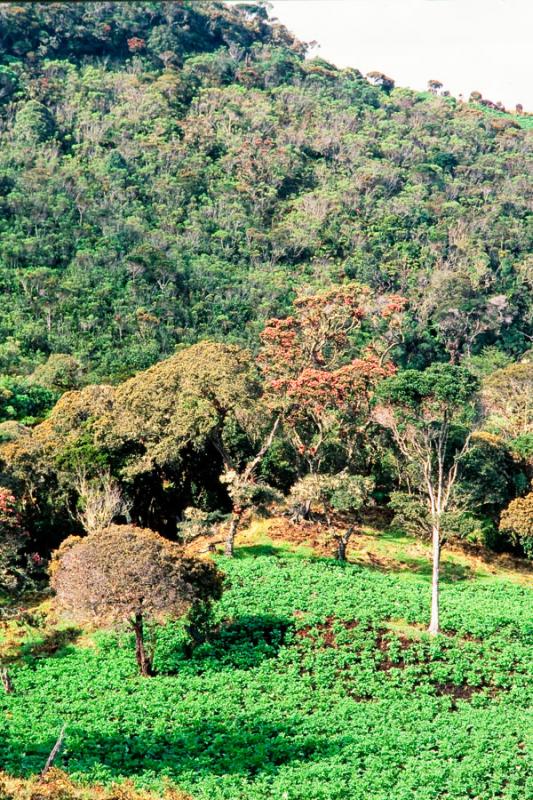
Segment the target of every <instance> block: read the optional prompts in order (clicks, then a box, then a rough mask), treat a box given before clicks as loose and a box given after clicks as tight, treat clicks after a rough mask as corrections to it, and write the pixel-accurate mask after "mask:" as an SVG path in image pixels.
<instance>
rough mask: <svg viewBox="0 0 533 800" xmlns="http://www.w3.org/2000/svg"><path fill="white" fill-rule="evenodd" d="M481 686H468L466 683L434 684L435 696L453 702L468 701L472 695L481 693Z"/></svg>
mask: <svg viewBox="0 0 533 800" xmlns="http://www.w3.org/2000/svg"><path fill="white" fill-rule="evenodd" d="M482 689H483V686H470V684H468V683H461V684H456V683H436V684H435V694H436V695H438V696H439V697H444V696H448V697H452V698H453V699H454V700H470V698H471V697H472V695H474V694H477V692H481V690H482Z"/></svg>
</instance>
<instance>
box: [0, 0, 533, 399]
mask: <svg viewBox="0 0 533 800" xmlns="http://www.w3.org/2000/svg"><path fill="white" fill-rule="evenodd" d="M0 15H1V17H0V29H1V30H0V35H1V51H2V56H1V59H2V60H1V67H0V70H1V71H0V80H1V84H0V233H1V243H0V288H1V290H2V293H3V296H4V297H5V298H6V302H5V303H3V305H2V312H1V315H0V337H1V339H2V349H1V358H0V370H2V371H4V372H7V373H9V374H16V373H20V374H26V373H28V372H31V371H32V370H34V369H35V368H36V367H38V366H39V365H40V364H42V363H43V362H46V359H47V358H48V357H49V356H50V354H57V353H61V354H70V355H71V356H74V357H75V358H76V359H77V360H78V361H79V362H80V368H81V376H80V375H78V373H77V372H75V373H74V374H71V375H70V382H71V385H73V384H74V385H75V384H76V382H77V381H79V380H80V379H81V380H83V381H84V382H87V381H91V380H95V379H98V380H102V379H104V380H110V379H111V380H116V379H118V378H122V377H124V376H128V375H130V374H132V373H133V372H135V371H137V370H139V369H143V368H145V367H147V366H149V365H150V364H152V363H154V362H155V361H157V360H158V359H160V358H162V357H164V356H167V355H170V354H171V353H172V352H173V350H174V347H175V345H176V344H178V343H190V342H193V341H195V340H197V339H198V338H199V337H205V336H209V337H214V338H216V339H218V340H220V339H224V340H226V341H228V340H230V341H234V342H238V343H245V344H250V345H252V346H255V344H256V341H257V334H258V331H259V330H260V327H261V324H262V322H264V320H265V319H267V318H268V317H271V316H277V315H279V314H282V313H284V312H286V311H287V309H288V305H289V302H290V300H291V299H292V297H293V292H294V289H295V287H297V286H299V285H302V284H305V285H314V286H322V285H325V284H327V283H329V282H330V281H335V282H338V281H342V280H345V279H347V278H349V279H356V280H358V281H360V282H362V283H365V284H369V285H370V286H372V287H373V288H374V289H375V290H376V291H378V292H383V291H388V292H398V293H401V294H403V295H405V296H407V297H408V298H409V300H410V309H411V310H410V326H409V331H408V334H407V336H406V341H405V346H404V349H403V353H402V359H403V361H405V362H409V363H413V364H414V365H416V366H423V365H425V364H427V363H429V362H430V361H431V360H434V359H441V358H443V357H445V356H446V354H449V355H450V356H451V357H452V358H455V359H457V358H459V357H460V356H461V355H465V354H466V355H468V354H470V353H477V352H480V351H481V350H482V348H483V347H484V346H486V345H489V344H494V343H495V342H497V343H498V346H499V347H500V348H501V349H502V350H503V351H504V352H506V353H508V354H510V355H511V356H512V357H517V356H519V355H520V354H521V353H522V352H523V351H524V350H525V349H527V347H528V346H529V345H528V343H529V342H530V339H529V338H528V337H529V336H530V335H531V329H530V327H529V326H530V323H531V292H530V290H531V280H532V276H531V263H530V260H529V259H528V253H529V252H530V245H531V229H530V227H529V226H528V219H530V218H529V217H528V198H530V189H531V185H530V181H529V180H528V154H530V152H531V144H530V143H531V140H530V136H529V134H528V132H527V131H526V130H524V129H522V127H521V120H522V119H523V120H524V121H525V120H527V119H528V118H527V117H523V118H520V117H512V116H510V115H498V112H492V111H490V109H483V108H482V107H476V106H475V105H473V106H471V105H468V104H464V103H458V102H456V101H455V100H454V99H453V98H440V97H436V96H423V95H419V94H417V93H415V92H412V91H410V90H408V89H394V90H391V87H390V85H389V84H385V85H384V86H383V88H380V87H379V86H374V85H371V83H369V82H368V81H367V80H366V79H364V78H363V76H362V75H361V74H360V73H359V72H358V71H357V70H354V69H347V70H339V69H337V68H336V67H334V66H333V65H331V64H328V63H326V62H324V61H322V60H320V59H316V58H315V59H311V60H308V61H306V60H304V56H303V53H304V47H303V45H301V44H299V43H298V42H296V41H295V40H294V38H293V37H292V36H291V35H290V34H289V33H288V32H287V31H286V30H285V29H283V28H282V27H280V26H279V25H270V24H268V22H267V21H266V20H265V19H264V12H263V11H262V10H261V8H260V7H258V6H255V7H254V6H250V7H249V11H247V12H242V11H239V10H238V9H235V8H233V9H230V8H226V7H224V6H223V4H221V3H201V4H199V3H189V2H179V3H135V4H121V3H118V4H115V3H112V2H105V3H96V4H93V3H70V4H64V3H48V4H39V3H25V4H22V5H16V4H14V3H6V4H3V5H2V8H1V9H0ZM378 82H379V81H378ZM39 374H40V375H42V374H43V373H42V372H39ZM45 374H46V373H45ZM67 382H68V380H67Z"/></svg>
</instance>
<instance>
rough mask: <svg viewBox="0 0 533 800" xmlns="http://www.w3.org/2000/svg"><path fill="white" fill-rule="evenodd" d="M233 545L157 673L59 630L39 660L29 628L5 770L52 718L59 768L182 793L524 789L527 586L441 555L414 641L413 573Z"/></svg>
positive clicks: (299, 798) (377, 795)
mask: <svg viewBox="0 0 533 800" xmlns="http://www.w3.org/2000/svg"><path fill="white" fill-rule="evenodd" d="M405 541H406V540H404V542H403V544H404V545H405ZM264 553H268V555H265V554H264ZM237 555H238V557H237V558H236V559H234V560H227V559H220V565H221V567H222V568H223V569H224V570H225V572H226V574H227V576H228V581H229V583H230V588H229V589H228V590H227V591H226V593H225V595H224V597H223V600H222V601H221V603H220V604H219V607H218V608H217V614H218V616H219V618H220V620H224V624H223V626H222V627H221V628H220V631H219V633H218V634H217V635H216V636H214V638H213V640H212V641H211V642H210V643H209V644H205V645H202V646H200V647H198V648H197V649H196V650H195V651H194V652H193V654H192V655H191V654H190V653H187V650H186V647H185V641H186V640H185V636H184V634H183V631H182V629H181V628H180V626H179V625H169V626H167V627H166V628H164V629H160V630H159V633H158V639H157V647H156V656H155V663H156V667H157V670H158V675H157V676H156V677H154V678H151V679H142V678H139V677H138V676H137V674H136V667H135V663H134V658H133V650H132V645H131V641H130V639H129V637H127V636H126V635H122V636H120V635H116V634H111V633H104V634H97V635H95V636H94V637H90V636H89V637H88V636H87V635H86V634H84V635H83V636H82V638H81V639H80V640H79V641H76V632H75V631H70V632H66V633H65V634H64V636H63V638H64V640H65V641H67V640H68V639H70V640H71V642H70V644H65V646H64V647H62V648H60V649H59V650H58V651H57V652H56V653H55V654H54V655H49V654H48V655H46V656H44V655H43V653H44V652H46V651H47V650H48V653H49V651H50V647H48V648H47V642H42V641H40V640H39V637H38V635H37V634H36V633H34V634H33V641H32V639H31V636H30V638H29V639H28V640H27V642H26V644H25V645H24V646H23V658H22V661H21V662H19V663H18V664H17V665H15V666H13V669H12V676H13V682H14V684H15V689H16V691H15V693H14V694H12V695H5V694H2V695H0V712H1V716H0V742H1V748H2V763H3V765H4V769H5V770H6V771H7V772H9V773H11V774H15V775H16V774H23V775H24V774H25V775H29V774H33V773H35V772H37V771H38V770H39V769H40V768H41V767H42V764H43V762H44V760H45V759H46V756H47V754H48V752H49V751H50V749H51V747H52V745H53V744H54V741H55V739H56V737H57V734H58V731H59V729H60V728H61V726H62V724H63V723H66V725H67V736H66V746H65V748H64V750H63V753H62V755H61V757H60V759H59V762H58V766H60V767H62V768H63V769H65V770H66V771H67V772H69V773H70V774H71V775H73V776H74V777H75V778H76V779H77V780H81V781H97V782H101V783H111V782H113V781H116V780H120V779H122V778H124V777H128V776H129V777H133V778H134V780H135V782H136V783H138V784H139V785H140V786H144V787H147V788H151V789H154V790H158V789H161V788H162V787H163V785H164V784H165V781H166V780H170V781H171V782H172V784H177V785H178V786H179V787H181V788H182V789H184V790H186V791H187V792H189V793H190V794H191V795H192V797H194V798H195V800H223V799H224V800H259V798H261V800H263V799H264V798H277V799H279V800H304V798H305V800H322V798H323V799H324V800H325V799H326V798H327V799H328V800H333V798H335V800H341V798H342V799H343V800H344V799H347V798H350V800H370V798H371V799H372V800H434V799H436V798H447V800H464V798H476V800H489V799H491V798H508V800H524V798H527V797H532V796H533V768H532V763H531V761H530V760H528V756H527V753H528V744H529V746H531V744H532V742H531V739H532V732H533V731H532V724H531V700H532V699H533V688H532V682H531V678H532V672H533V663H532V659H531V653H532V650H531V644H532V638H531V634H532V629H533V626H532V614H531V611H532V603H531V592H530V590H529V589H528V588H527V586H526V585H524V584H523V583H520V582H519V581H516V580H510V579H509V578H506V577H502V576H501V575H496V576H491V577H489V576H483V575H479V574H478V575H476V574H474V573H473V572H468V571H464V570H463V571H461V570H460V569H453V568H448V569H446V570H445V578H444V580H443V620H442V622H443V629H444V632H445V633H444V635H442V636H439V637H437V638H436V639H430V638H429V637H427V636H426V635H425V633H424V629H423V626H424V625H426V624H427V610H428V597H429V583H428V576H427V574H425V571H424V570H419V571H414V572H413V571H411V570H409V571H384V570H381V569H372V568H370V567H368V566H362V565H357V564H346V565H342V564H338V563H336V562H334V561H330V560H329V559H324V558H320V559H319V558H312V557H311V558H310V557H308V555H307V554H306V553H305V552H304V553H303V554H302V553H300V552H298V551H296V552H291V551H290V549H289V548H288V547H276V546H274V545H273V544H271V545H268V544H265V543H263V544H256V545H255V546H254V545H253V544H252V545H251V546H247V547H242V549H241V550H238V551H237Z"/></svg>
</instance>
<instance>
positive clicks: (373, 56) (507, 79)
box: [271, 0, 533, 111]
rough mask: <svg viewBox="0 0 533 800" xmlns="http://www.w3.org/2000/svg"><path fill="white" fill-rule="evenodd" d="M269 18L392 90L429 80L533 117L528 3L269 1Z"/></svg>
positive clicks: (532, 26)
mask: <svg viewBox="0 0 533 800" xmlns="http://www.w3.org/2000/svg"><path fill="white" fill-rule="evenodd" d="M271 6H272V11H271V14H272V15H273V16H275V17H277V18H278V19H279V21H280V22H282V23H283V24H284V25H285V26H286V27H287V28H289V29H290V30H291V31H292V32H293V33H294V34H295V35H296V36H297V37H298V38H299V39H301V40H303V41H306V42H310V41H313V40H316V41H318V42H319V44H320V47H319V48H317V49H315V50H314V53H315V54H316V55H319V56H321V57H322V58H325V59H326V60H328V61H331V62H332V63H334V64H337V66H341V67H344V66H351V67H357V68H358V69H360V70H361V72H363V73H366V72H370V71H371V70H380V71H381V72H385V73H386V74H387V75H389V76H390V77H391V78H394V80H395V81H396V84H397V85H399V86H409V87H411V88H413V89H425V88H426V85H427V81H428V79H429V78H436V79H438V80H440V81H442V83H443V84H444V87H445V88H446V89H448V90H449V91H450V92H451V93H452V94H453V95H455V96H458V95H459V94H463V95H464V96H465V98H468V95H469V94H470V92H471V91H472V90H474V89H475V90H477V91H480V92H481V93H482V94H483V96H484V97H486V98H488V99H489V100H492V101H493V102H496V101H498V100H501V101H502V102H503V103H504V104H505V105H506V106H507V107H508V108H509V109H514V107H515V104H516V103H522V105H523V106H524V108H525V110H527V111H533V0H274V1H273V2H271Z"/></svg>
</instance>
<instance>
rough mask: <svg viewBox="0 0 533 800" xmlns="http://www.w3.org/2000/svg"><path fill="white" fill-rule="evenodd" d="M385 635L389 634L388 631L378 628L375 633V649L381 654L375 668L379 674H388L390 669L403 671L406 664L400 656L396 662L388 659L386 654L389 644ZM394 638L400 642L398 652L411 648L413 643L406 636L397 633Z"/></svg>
mask: <svg viewBox="0 0 533 800" xmlns="http://www.w3.org/2000/svg"><path fill="white" fill-rule="evenodd" d="M386 634H390V631H388V630H387V629H386V628H379V629H378V631H377V636H376V647H377V649H378V650H379V651H380V653H383V659H382V661H381V662H380V663H379V664H378V667H377V668H378V670H379V671H380V672H390V670H391V669H404V668H405V666H406V664H405V660H404V659H403V658H402V657H401V656H400V658H399V660H397V661H392V660H391V659H390V658H389V655H388V653H389V648H390V644H391V642H390V639H388V638H386ZM395 636H396V639H397V640H398V641H399V642H400V650H402V651H403V650H408V649H409V648H410V647H411V645H412V643H413V642H412V641H411V640H410V639H408V638H407V636H404V635H403V634H398V633H396V634H395Z"/></svg>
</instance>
